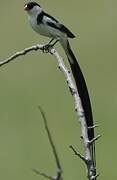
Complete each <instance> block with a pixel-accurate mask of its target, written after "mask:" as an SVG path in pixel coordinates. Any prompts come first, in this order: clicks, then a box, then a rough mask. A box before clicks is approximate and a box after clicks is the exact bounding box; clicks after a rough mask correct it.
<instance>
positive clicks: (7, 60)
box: [0, 44, 44, 66]
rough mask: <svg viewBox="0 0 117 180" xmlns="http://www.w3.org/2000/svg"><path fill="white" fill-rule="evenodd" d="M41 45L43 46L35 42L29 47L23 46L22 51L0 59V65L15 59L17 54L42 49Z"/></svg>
mask: <svg viewBox="0 0 117 180" xmlns="http://www.w3.org/2000/svg"><path fill="white" fill-rule="evenodd" d="M43 47H44V45H41V44H37V45H34V46H31V47H28V48H25V49H23V50H22V51H19V52H16V53H14V54H13V55H12V56H10V57H8V58H7V59H5V60H1V61H0V66H3V65H5V64H7V63H9V62H11V61H13V60H15V59H16V58H17V57H19V56H23V55H26V54H27V53H29V52H31V51H37V50H43Z"/></svg>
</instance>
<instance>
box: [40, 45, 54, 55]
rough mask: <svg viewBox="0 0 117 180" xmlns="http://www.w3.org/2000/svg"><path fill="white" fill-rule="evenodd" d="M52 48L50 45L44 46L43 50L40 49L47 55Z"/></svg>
mask: <svg viewBox="0 0 117 180" xmlns="http://www.w3.org/2000/svg"><path fill="white" fill-rule="evenodd" d="M52 47H53V46H52V45H51V44H46V45H44V46H43V48H42V51H43V53H49V52H50V50H51V49H52Z"/></svg>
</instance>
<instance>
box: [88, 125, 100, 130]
mask: <svg viewBox="0 0 117 180" xmlns="http://www.w3.org/2000/svg"><path fill="white" fill-rule="evenodd" d="M96 127H99V125H97V124H96V125H94V126H89V127H88V129H94V128H96Z"/></svg>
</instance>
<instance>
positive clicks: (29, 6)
mask: <svg viewBox="0 0 117 180" xmlns="http://www.w3.org/2000/svg"><path fill="white" fill-rule="evenodd" d="M34 6H39V7H40V5H39V4H37V3H35V2H31V3H28V4H25V5H24V9H25V10H26V11H29V10H31V9H32V8H33V7H34Z"/></svg>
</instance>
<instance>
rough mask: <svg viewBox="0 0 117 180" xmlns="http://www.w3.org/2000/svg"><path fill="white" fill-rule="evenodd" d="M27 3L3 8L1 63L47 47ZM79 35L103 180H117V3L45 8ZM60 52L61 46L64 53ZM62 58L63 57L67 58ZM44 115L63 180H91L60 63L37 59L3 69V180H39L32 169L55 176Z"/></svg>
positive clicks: (47, 4) (48, 4)
mask: <svg viewBox="0 0 117 180" xmlns="http://www.w3.org/2000/svg"><path fill="white" fill-rule="evenodd" d="M24 2H26V1H23V0H20V1H18V0H12V2H11V1H6V0H4V1H3V0H1V6H0V44H1V45H0V59H2V58H5V57H8V56H9V55H11V54H12V53H13V52H16V51H18V50H21V49H23V48H25V47H28V46H30V45H33V44H37V43H42V42H47V41H48V39H47V38H44V37H41V36H39V35H37V34H36V33H35V32H33V31H32V30H31V28H30V26H29V24H28V21H27V16H26V14H25V12H24V10H23V5H24ZM39 3H40V4H41V5H42V6H43V7H44V8H45V9H46V11H47V12H48V13H50V14H52V15H53V16H55V17H56V18H58V19H60V20H61V22H64V24H65V25H66V26H67V27H69V28H70V29H71V31H73V32H74V34H76V39H74V40H72V41H71V45H72V48H73V50H74V52H75V54H76V56H77V57H78V61H79V63H80V65H81V68H82V71H83V73H84V76H85V78H86V81H87V84H88V89H89V92H90V97H91V101H92V107H93V114H94V121H95V123H96V124H99V125H100V127H99V128H97V129H96V133H97V134H99V133H100V134H102V138H101V139H100V140H99V141H98V142H97V146H96V150H97V169H98V171H99V172H100V173H101V175H100V177H99V178H98V179H99V180H101V179H103V180H110V179H114V178H116V177H117V171H116V162H117V156H116V150H117V141H116V129H117V120H116V117H117V112H116V111H117V110H116V107H117V83H116V76H117V62H116V56H117V55H116V48H117V43H116V42H117V41H116V40H117V33H116V32H117V23H116V17H117V11H116V7H117V2H116V1H114V0H113V1H111V0H98V1H97V0H89V1H84V0H79V1H75V0H73V1H72V2H71V1H62V0H59V1H55V0H51V1H47V0H46V1H42V0H40V2H39ZM57 46H58V48H59V45H57ZM61 53H63V51H62V52H61ZM38 105H40V106H42V107H43V109H44V111H45V112H46V116H47V119H48V124H49V127H50V129H51V132H52V136H53V139H54V142H55V144H56V147H57V150H58V153H59V156H60V160H61V163H62V166H63V171H64V179H67V180H72V179H74V180H75V179H80V180H84V179H86V177H85V176H86V173H85V167H84V164H83V163H82V162H81V161H80V160H79V159H77V158H76V157H74V155H73V154H72V153H71V151H70V150H69V147H68V146H69V145H70V144H72V145H75V147H76V148H78V149H79V150H80V151H82V146H81V141H80V138H79V137H80V127H79V122H78V120H77V117H76V115H75V113H74V110H73V99H72V97H71V95H70V93H69V91H68V88H67V86H66V82H65V79H64V77H63V75H62V74H61V73H60V72H59V70H58V68H57V67H56V63H55V60H54V58H53V57H51V56H49V55H46V54H42V53H41V52H39V51H38V52H34V53H30V54H28V55H27V56H24V57H21V58H19V59H18V60H17V61H14V62H11V63H9V64H7V65H5V66H3V67H1V69H0V179H3V180H6V179H9V180H21V179H22V180H32V179H33V180H37V179H43V178H42V177H38V176H37V175H35V174H34V173H33V172H32V171H31V168H37V169H40V171H45V172H48V173H49V174H54V172H55V170H56V169H55V162H54V158H53V155H52V152H51V147H50V145H49V142H48V138H47V135H46V133H45V130H44V125H43V120H42V117H41V115H40V113H39V111H38V108H37V106H38Z"/></svg>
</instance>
